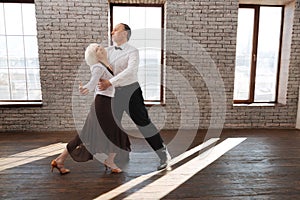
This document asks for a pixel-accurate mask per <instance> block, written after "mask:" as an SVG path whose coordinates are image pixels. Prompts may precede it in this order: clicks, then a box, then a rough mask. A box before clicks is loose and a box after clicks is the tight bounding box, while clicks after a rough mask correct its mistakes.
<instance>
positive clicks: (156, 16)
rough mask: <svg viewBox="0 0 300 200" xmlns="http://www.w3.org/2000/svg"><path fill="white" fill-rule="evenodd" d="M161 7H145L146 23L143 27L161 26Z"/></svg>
mask: <svg viewBox="0 0 300 200" xmlns="http://www.w3.org/2000/svg"><path fill="white" fill-rule="evenodd" d="M160 21H161V8H160V7H152V8H151V7H150V8H147V9H146V24H145V28H161V23H157V22H160Z"/></svg>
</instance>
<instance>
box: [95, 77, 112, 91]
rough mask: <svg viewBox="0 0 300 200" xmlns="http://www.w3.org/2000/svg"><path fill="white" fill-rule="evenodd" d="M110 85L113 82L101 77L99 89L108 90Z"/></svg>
mask: <svg viewBox="0 0 300 200" xmlns="http://www.w3.org/2000/svg"><path fill="white" fill-rule="evenodd" d="M109 86H111V83H110V82H109V80H105V79H100V81H99V82H98V89H99V90H106V89H107V88H108V87H109Z"/></svg>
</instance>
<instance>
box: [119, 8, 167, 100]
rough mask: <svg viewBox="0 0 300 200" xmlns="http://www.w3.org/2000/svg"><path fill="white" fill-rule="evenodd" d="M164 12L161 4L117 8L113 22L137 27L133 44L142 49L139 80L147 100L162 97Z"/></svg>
mask: <svg viewBox="0 0 300 200" xmlns="http://www.w3.org/2000/svg"><path fill="white" fill-rule="evenodd" d="M161 11H162V9H161V7H143V6H141V7H132V6H114V7H113V22H114V24H113V25H114V26H115V25H116V24H118V23H121V22H122V23H127V24H128V25H129V26H130V27H131V29H132V30H133V31H132V36H131V38H130V40H129V43H130V44H131V45H133V46H134V47H136V48H138V49H139V54H140V65H139V71H138V78H139V82H140V85H141V88H142V91H143V95H144V98H145V100H152V101H159V100H160V99H161V98H160V95H161V85H160V84H161V64H160V63H161V48H162V47H161V39H162V38H161V26H162V20H161ZM150 28H152V29H150Z"/></svg>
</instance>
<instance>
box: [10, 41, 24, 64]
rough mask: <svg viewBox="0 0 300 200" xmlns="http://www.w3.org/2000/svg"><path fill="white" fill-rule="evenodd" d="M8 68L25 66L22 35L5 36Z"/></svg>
mask: <svg viewBox="0 0 300 200" xmlns="http://www.w3.org/2000/svg"><path fill="white" fill-rule="evenodd" d="M7 53H8V62H9V68H25V59H24V46H23V36H7Z"/></svg>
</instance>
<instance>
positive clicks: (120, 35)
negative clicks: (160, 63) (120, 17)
mask: <svg viewBox="0 0 300 200" xmlns="http://www.w3.org/2000/svg"><path fill="white" fill-rule="evenodd" d="M111 35H112V41H113V42H114V45H115V46H111V47H108V48H107V49H106V50H105V49H103V48H102V49H101V50H99V51H98V52H97V56H98V59H99V60H100V61H101V63H102V64H103V65H105V66H106V67H108V68H111V69H113V72H114V77H113V78H111V79H109V80H102V79H101V80H100V82H99V84H98V87H99V89H100V90H105V89H106V88H108V87H109V86H111V85H112V86H114V87H115V89H116V90H115V97H114V98H113V112H114V115H115V119H116V121H117V123H118V124H119V126H121V120H122V116H123V113H124V111H125V112H126V113H127V114H128V115H129V116H130V118H131V119H132V120H133V122H134V123H135V124H136V125H137V127H138V129H139V130H140V132H141V133H142V134H143V136H144V137H145V139H146V141H147V142H148V143H149V145H150V146H151V147H152V149H153V150H154V151H156V153H157V155H158V157H159V158H160V165H159V166H158V167H157V169H158V170H161V169H165V168H166V167H167V166H168V163H169V160H170V159H171V156H170V154H169V152H168V150H167V147H166V145H165V144H164V143H163V140H162V138H161V136H160V133H159V132H158V130H157V128H156V127H155V126H154V125H153V123H152V122H151V120H150V118H149V116H148V111H147V109H146V107H145V104H144V98H143V96H142V90H141V88H140V85H139V83H138V74H137V72H138V66H139V51H138V50H137V49H136V48H135V47H133V46H131V45H129V44H128V40H129V38H130V36H131V29H130V27H129V26H128V25H127V24H123V23H121V24H118V25H116V26H115V28H114V29H113V31H112V32H111Z"/></svg>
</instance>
